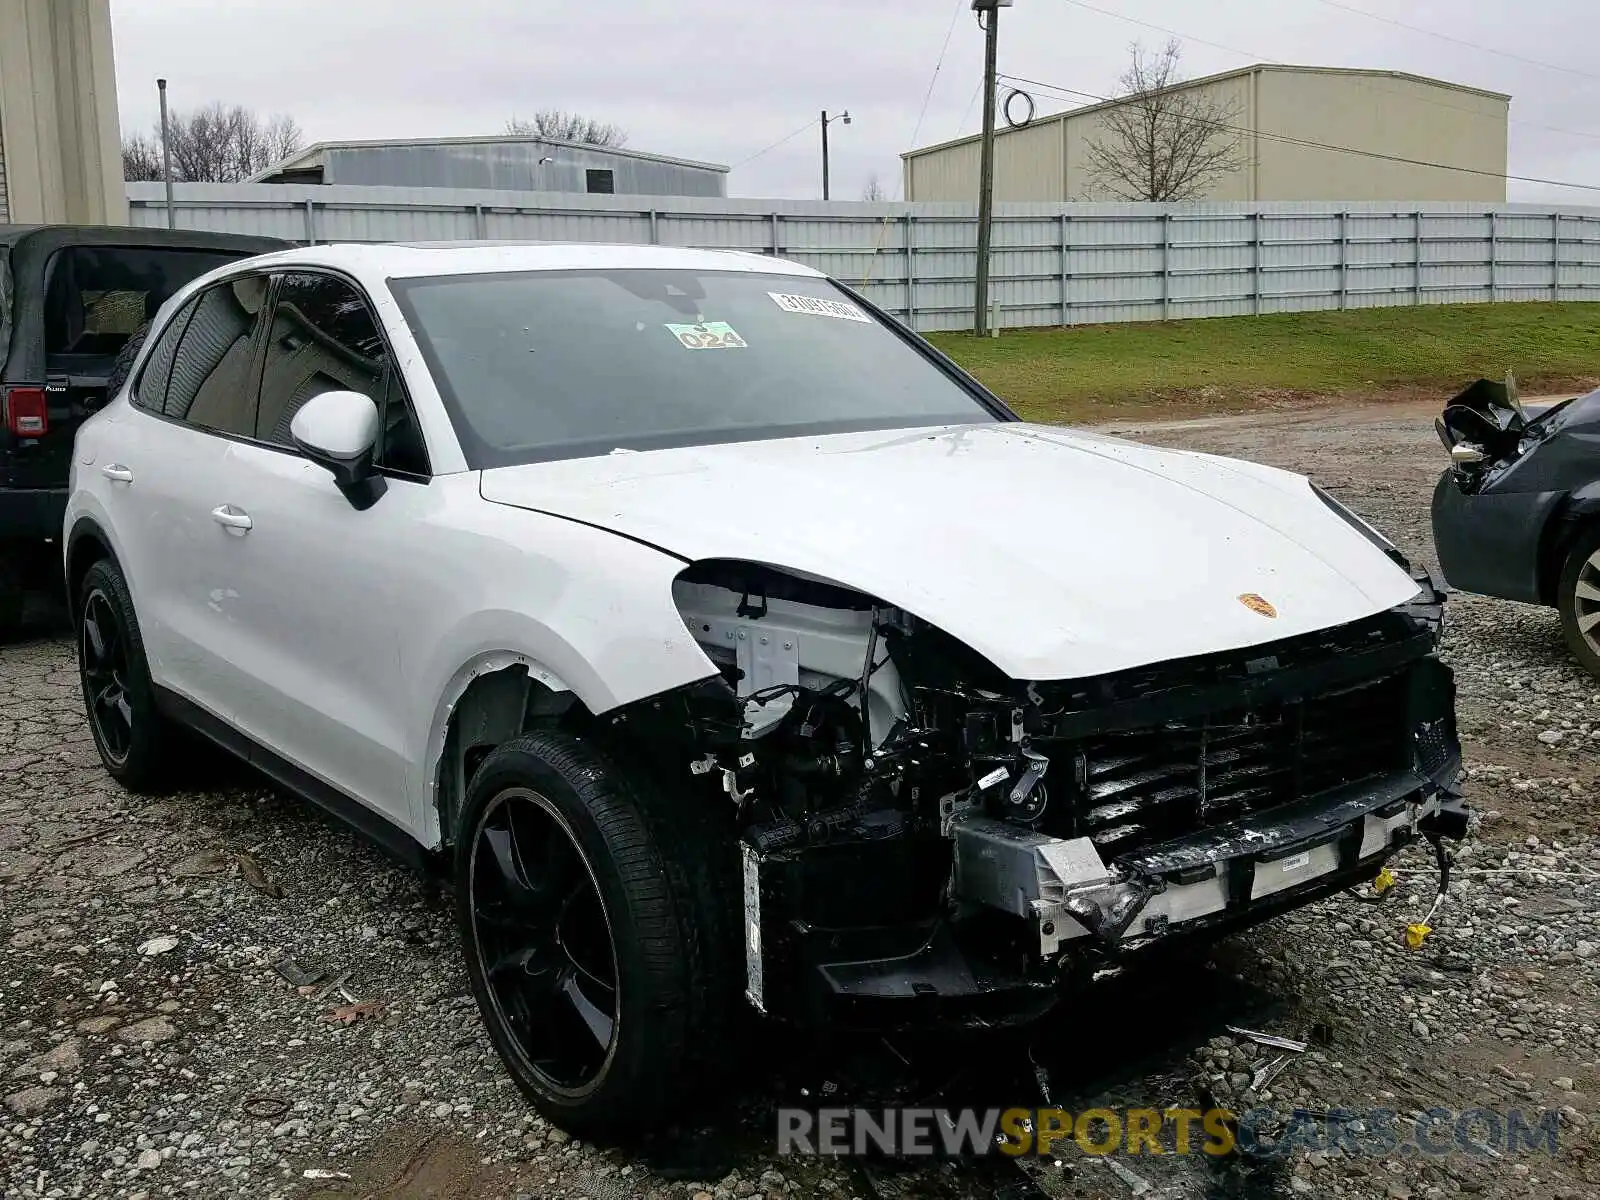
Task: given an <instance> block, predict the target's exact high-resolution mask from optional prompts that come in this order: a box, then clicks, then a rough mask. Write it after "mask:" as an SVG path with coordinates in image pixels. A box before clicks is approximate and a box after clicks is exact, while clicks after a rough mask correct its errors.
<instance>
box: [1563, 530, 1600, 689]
mask: <svg viewBox="0 0 1600 1200" xmlns="http://www.w3.org/2000/svg"><path fill="white" fill-rule="evenodd" d="M1556 603H1557V607H1559V608H1560V610H1561V629H1562V632H1564V633H1565V634H1566V637H1567V645H1568V646H1570V647H1571V648H1572V653H1573V655H1574V656H1575V657H1576V658H1577V660H1578V661H1579V662H1580V663H1581V664H1583V666H1584V668H1585V669H1586V670H1587V671H1588V672H1589V674H1591V675H1593V676H1594V677H1595V678H1596V679H1600V524H1596V525H1595V526H1594V527H1592V528H1591V529H1589V530H1588V531H1586V532H1585V533H1584V534H1583V536H1581V537H1580V538H1579V539H1578V544H1577V545H1576V546H1574V547H1573V549H1572V553H1571V554H1569V555H1568V556H1567V565H1566V567H1565V569H1564V570H1563V571H1562V572H1561V585H1560V588H1559V589H1558V591H1557V595H1556Z"/></svg>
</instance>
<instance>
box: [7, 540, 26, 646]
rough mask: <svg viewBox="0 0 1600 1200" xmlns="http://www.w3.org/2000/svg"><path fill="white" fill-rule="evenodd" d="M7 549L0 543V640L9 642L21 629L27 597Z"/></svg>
mask: <svg viewBox="0 0 1600 1200" xmlns="http://www.w3.org/2000/svg"><path fill="white" fill-rule="evenodd" d="M9 550H10V547H8V546H6V545H3V544H0V642H9V641H10V640H11V639H12V638H14V637H16V636H17V634H19V633H20V632H21V631H22V610H23V604H24V601H25V600H26V598H27V591H26V589H25V588H24V587H23V586H22V572H21V571H19V570H18V569H17V564H16V561H15V557H14V556H13V555H12V554H10V553H9Z"/></svg>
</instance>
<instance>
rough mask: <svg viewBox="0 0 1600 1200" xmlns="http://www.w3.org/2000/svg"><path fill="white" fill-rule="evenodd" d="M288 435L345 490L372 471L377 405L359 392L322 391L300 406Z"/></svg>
mask: <svg viewBox="0 0 1600 1200" xmlns="http://www.w3.org/2000/svg"><path fill="white" fill-rule="evenodd" d="M289 436H290V437H291V438H293V439H294V444H295V445H296V446H298V447H300V450H301V452H302V453H303V454H304V455H305V456H306V457H307V458H309V459H310V460H311V461H312V462H314V463H316V464H317V465H318V466H321V467H326V468H327V469H328V470H329V471H330V472H332V473H333V481H334V482H335V483H337V484H338V485H339V488H340V490H348V489H349V488H353V487H355V486H356V485H357V484H360V483H361V482H363V481H364V480H366V479H367V478H368V476H370V475H371V474H372V451H373V448H374V447H375V446H376V445H377V442H378V406H377V405H376V404H374V403H373V402H372V400H371V399H370V398H369V397H367V396H363V395H362V394H361V393H360V392H341V391H335V392H323V393H322V394H321V395H320V396H313V397H311V399H309V400H307V401H306V402H305V403H304V404H303V405H301V406H300V411H299V412H297V413H295V415H294V420H292V421H290V422H289Z"/></svg>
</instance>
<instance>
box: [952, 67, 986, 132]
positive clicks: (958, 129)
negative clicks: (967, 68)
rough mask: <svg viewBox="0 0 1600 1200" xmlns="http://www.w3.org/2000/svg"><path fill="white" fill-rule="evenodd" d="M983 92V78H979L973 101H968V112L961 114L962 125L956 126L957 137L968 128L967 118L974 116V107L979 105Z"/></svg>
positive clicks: (973, 91) (973, 90)
mask: <svg viewBox="0 0 1600 1200" xmlns="http://www.w3.org/2000/svg"><path fill="white" fill-rule="evenodd" d="M982 91H983V77H982V76H979V78H978V86H977V87H975V88H973V89H972V99H970V100H968V101H967V107H966V111H965V112H963V113H962V114H961V124H959V125H957V126H956V136H957V137H960V136H961V131H962V130H963V129H965V128H966V127H967V118H968V117H970V116H972V108H973V105H975V104H977V103H978V96H979V95H980V94H981V93H982Z"/></svg>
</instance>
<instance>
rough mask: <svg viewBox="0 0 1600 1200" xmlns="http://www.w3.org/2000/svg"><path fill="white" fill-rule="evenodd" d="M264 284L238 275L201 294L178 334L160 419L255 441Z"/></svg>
mask: <svg viewBox="0 0 1600 1200" xmlns="http://www.w3.org/2000/svg"><path fill="white" fill-rule="evenodd" d="M267 284H268V280H267V277H266V276H265V275H240V276H237V277H235V278H233V279H229V280H227V281H226V282H224V283H219V284H217V285H215V286H214V287H210V288H207V289H206V290H205V291H204V292H202V293H200V296H199V297H198V298H197V299H196V300H195V302H194V304H193V305H192V312H191V313H190V315H189V318H188V320H187V322H185V323H184V326H183V331H182V333H181V334H180V335H179V339H178V342H177V348H176V351H175V353H174V355H173V362H172V366H171V374H170V377H169V380H168V383H167V387H166V395H165V398H164V399H163V401H162V405H161V413H162V415H163V416H167V417H171V418H173V419H174V420H178V421H185V422H187V423H188V424H190V425H198V426H199V427H201V428H202V429H210V430H214V431H215V432H217V433H226V434H232V435H234V436H237V437H248V438H253V437H254V436H255V431H256V387H255V378H256V376H255V350H256V336H257V331H258V329H259V326H260V323H261V319H262V313H263V311H264V309H265V307H266V304H265V301H266V296H267ZM153 364H154V355H153V354H152V365H153ZM141 383H142V381H141Z"/></svg>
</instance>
